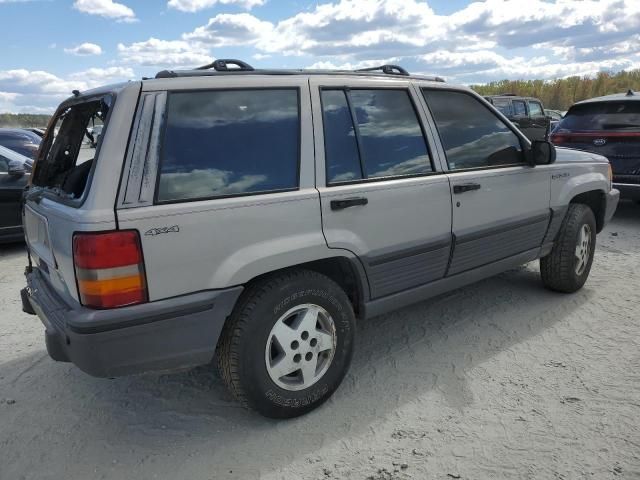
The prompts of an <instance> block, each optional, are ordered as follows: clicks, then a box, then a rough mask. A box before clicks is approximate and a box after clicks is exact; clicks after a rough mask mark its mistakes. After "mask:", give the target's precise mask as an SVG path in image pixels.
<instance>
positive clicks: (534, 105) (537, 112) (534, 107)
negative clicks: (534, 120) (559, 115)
mask: <svg viewBox="0 0 640 480" xmlns="http://www.w3.org/2000/svg"><path fill="white" fill-rule="evenodd" d="M529 110H530V111H531V116H532V117H539V116H541V115H544V112H543V111H542V105H540V104H539V103H538V102H529Z"/></svg>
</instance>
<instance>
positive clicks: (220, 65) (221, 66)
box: [195, 58, 255, 72]
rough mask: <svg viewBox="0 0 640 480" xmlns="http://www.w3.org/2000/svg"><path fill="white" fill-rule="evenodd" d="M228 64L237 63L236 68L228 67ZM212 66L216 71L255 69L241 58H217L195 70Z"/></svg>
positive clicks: (248, 70)
mask: <svg viewBox="0 0 640 480" xmlns="http://www.w3.org/2000/svg"><path fill="white" fill-rule="evenodd" d="M229 65H237V68H229V67H228V66H229ZM211 68H213V69H214V70H215V71H216V72H228V71H238V70H239V71H241V72H252V71H253V70H255V69H254V68H253V67H252V66H251V65H249V64H248V63H246V62H243V61H242V60H236V59H234V58H219V59H218V60H214V61H213V62H212V63H208V64H207V65H203V66H202V67H196V68H195V70H209V69H211Z"/></svg>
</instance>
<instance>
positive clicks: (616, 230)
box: [0, 204, 640, 480]
mask: <svg viewBox="0 0 640 480" xmlns="http://www.w3.org/2000/svg"><path fill="white" fill-rule="evenodd" d="M24 264H25V255H24V248H23V247H22V246H19V245H18V246H8V247H7V246H4V247H0V312H1V313H0V479H2V480H10V479H22V478H27V479H28V478H38V479H40V478H50V479H61V478H66V479H93V478H101V479H134V478H135V479H152V478H167V479H183V478H184V479H190V480H195V479H210V478H216V479H227V478H243V479H244V478H257V477H262V478H267V479H275V478H287V479H289V478H300V479H338V478H354V479H373V480H378V479H380V480H384V479H408V478H415V479H431V478H434V479H445V480H447V479H451V478H454V479H456V478H462V479H479V478H491V479H494V478H495V479H502V478H505V479H528V478H535V479H539V478H557V479H583V478H589V479H592V478H593V479H607V478H616V479H631V478H633V479H638V478H640V348H639V347H640V321H639V320H640V318H639V316H640V315H639V314H640V297H639V292H640V288H639V287H640V207H638V206H635V205H631V204H622V205H621V206H620V208H619V210H618V213H617V214H616V217H615V218H614V220H613V222H612V223H611V224H610V225H609V226H608V227H607V228H606V230H605V231H604V232H603V233H602V234H600V235H599V237H598V250H597V254H596V259H595V262H594V266H593V269H592V272H591V277H590V279H589V281H588V282H587V284H586V286H585V288H583V289H582V290H581V291H580V292H578V293H576V294H573V295H560V294H555V293H552V292H549V291H546V290H545V289H543V288H542V286H541V283H540V281H539V274H538V267H537V264H536V263H532V264H530V265H527V266H525V267H522V268H519V269H516V270H512V271H509V272H506V273H504V274H502V275H499V276H497V277H495V278H492V279H489V280H486V281H484V282H481V283H478V284H476V285H473V286H470V287H467V288H464V289H461V290H457V291H455V292H453V293H450V294H448V295H446V296H443V297H439V298H436V299H434V300H432V301H428V302H425V303H421V304H418V305H416V306H413V307H410V308H405V309H403V310H400V311H398V312H396V313H393V314H390V315H387V316H384V317H380V318H377V319H374V320H371V321H369V322H362V323H361V324H360V325H359V327H358V332H357V337H358V342H357V345H356V346H357V350H356V354H355V356H354V361H353V365H352V367H351V372H350V373H349V374H348V376H347V378H346V379H345V381H344V383H343V384H342V386H341V388H340V389H339V390H338V392H336V394H335V395H334V396H333V398H332V399H331V400H330V401H329V402H327V404H325V405H324V406H323V407H322V408H320V409H319V410H317V411H315V412H312V413H311V414H309V415H307V416H306V417H303V418H299V419H295V420H291V421H272V420H267V419H264V418H262V417H259V416H258V415H256V414H253V413H249V412H247V411H245V410H243V409H241V408H239V407H238V406H237V405H236V404H235V403H234V402H233V400H232V399H231V397H230V396H229V394H228V393H227V392H226V390H225V389H224V387H223V385H222V383H221V381H220V379H219V378H218V377H217V375H216V374H214V373H213V369H212V368H199V369H196V370H193V371H190V372H183V373H176V374H170V375H145V376H139V377H130V378H119V379H115V380H104V379H95V378H92V377H89V376H87V375H85V374H84V373H82V372H81V371H79V370H78V369H77V368H75V367H73V366H72V365H70V364H64V363H55V362H53V361H52V360H50V359H49V357H48V356H47V354H46V351H45V349H44V343H43V335H42V332H43V328H42V326H41V324H40V322H39V320H38V319H37V318H35V317H31V316H28V315H25V314H23V313H22V312H21V309H20V303H19V295H18V290H19V289H20V288H21V287H22V285H23V277H22V271H23V266H24Z"/></svg>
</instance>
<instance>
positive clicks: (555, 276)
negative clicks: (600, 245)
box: [540, 203, 596, 293]
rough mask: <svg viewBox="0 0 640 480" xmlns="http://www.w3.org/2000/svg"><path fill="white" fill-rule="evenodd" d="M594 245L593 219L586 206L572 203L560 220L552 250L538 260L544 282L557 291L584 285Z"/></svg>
mask: <svg viewBox="0 0 640 480" xmlns="http://www.w3.org/2000/svg"><path fill="white" fill-rule="evenodd" d="M595 248H596V220H595V217H594V215H593V211H592V210H591V209H590V208H589V207H588V206H586V205H583V204H580V203H572V204H571V205H569V210H568V211H567V214H566V216H565V218H564V220H563V221H562V226H561V227H560V231H559V232H558V236H557V237H556V242H555V245H554V246H553V249H552V250H551V253H549V255H547V256H546V257H544V258H541V259H540V273H541V275H542V282H543V283H544V285H545V286H546V287H547V288H549V289H551V290H555V291H557V292H565V293H573V292H575V291H577V290H579V289H580V288H582V286H583V285H584V283H585V282H586V281H587V277H588V276H589V272H590V271H591V264H592V263H593V254H594V251H595Z"/></svg>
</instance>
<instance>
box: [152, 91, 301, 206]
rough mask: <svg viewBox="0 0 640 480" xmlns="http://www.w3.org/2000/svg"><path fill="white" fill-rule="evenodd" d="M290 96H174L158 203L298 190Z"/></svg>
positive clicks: (294, 95) (294, 100)
mask: <svg viewBox="0 0 640 480" xmlns="http://www.w3.org/2000/svg"><path fill="white" fill-rule="evenodd" d="M299 124H300V119H299V113H298V91H297V89H273V90H216V91H198V92H173V93H171V94H170V95H169V100H168V107H167V122H166V130H165V134H164V141H163V145H162V159H161V169H160V180H159V185H158V192H157V200H158V201H160V202H166V201H179V200H186V199H204V198H214V197H224V196H231V195H246V194H254V193H260V192H272V191H280V190H287V189H294V188H297V187H298V157H299V145H300V126H299Z"/></svg>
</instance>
